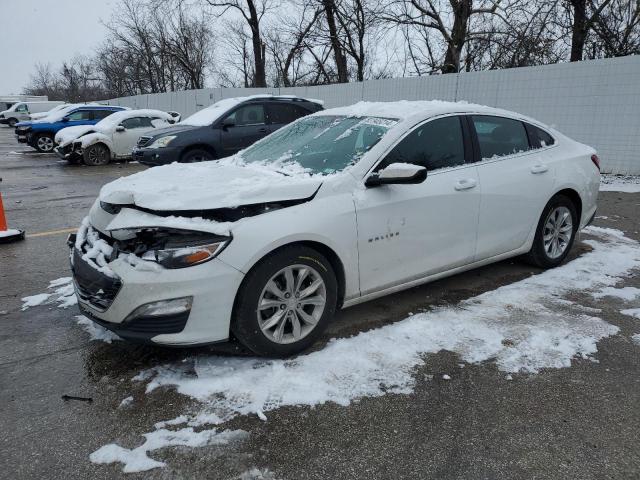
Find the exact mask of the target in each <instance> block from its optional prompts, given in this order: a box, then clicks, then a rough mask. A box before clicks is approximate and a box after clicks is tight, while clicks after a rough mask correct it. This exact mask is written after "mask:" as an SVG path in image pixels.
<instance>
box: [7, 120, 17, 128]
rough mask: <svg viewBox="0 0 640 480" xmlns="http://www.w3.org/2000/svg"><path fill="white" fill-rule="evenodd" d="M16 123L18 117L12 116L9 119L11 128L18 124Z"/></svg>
mask: <svg viewBox="0 0 640 480" xmlns="http://www.w3.org/2000/svg"><path fill="white" fill-rule="evenodd" d="M16 123H18V119H17V118H10V119H9V121H8V124H9V126H10V127H11V128H14V127H15V126H16Z"/></svg>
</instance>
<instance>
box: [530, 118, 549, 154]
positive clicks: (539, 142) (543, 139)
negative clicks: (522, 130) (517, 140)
mask: <svg viewBox="0 0 640 480" xmlns="http://www.w3.org/2000/svg"><path fill="white" fill-rule="evenodd" d="M526 125H527V132H528V133H529V140H530V141H531V146H532V147H534V148H544V147H549V146H551V145H553V144H554V143H555V140H554V139H553V137H552V136H551V135H549V134H548V133H547V132H545V131H544V130H542V129H541V128H539V127H536V126H535V125H531V124H529V123H527V124H526Z"/></svg>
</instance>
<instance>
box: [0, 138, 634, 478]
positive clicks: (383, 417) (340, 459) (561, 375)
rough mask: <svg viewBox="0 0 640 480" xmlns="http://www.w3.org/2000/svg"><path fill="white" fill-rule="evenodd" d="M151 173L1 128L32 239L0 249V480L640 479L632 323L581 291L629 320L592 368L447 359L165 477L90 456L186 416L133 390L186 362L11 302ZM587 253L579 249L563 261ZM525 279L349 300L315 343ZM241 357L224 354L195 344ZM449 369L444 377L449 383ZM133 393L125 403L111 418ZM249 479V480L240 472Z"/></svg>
mask: <svg viewBox="0 0 640 480" xmlns="http://www.w3.org/2000/svg"><path fill="white" fill-rule="evenodd" d="M143 168H144V167H141V166H140V165H137V164H113V165H109V166H107V167H104V168H90V167H84V166H72V165H67V164H66V162H63V161H60V160H59V159H58V158H57V157H56V156H54V155H41V154H37V153H35V152H33V151H32V150H31V149H30V148H29V147H26V146H23V145H18V144H17V143H16V142H15V140H14V138H13V134H12V132H11V130H10V129H8V128H0V177H2V179H3V181H2V183H0V190H1V191H2V194H3V198H4V203H5V208H6V213H7V217H8V221H9V225H10V227H13V228H22V229H25V230H26V231H27V235H28V236H27V239H26V240H25V241H23V242H21V243H16V244H11V245H0V326H1V327H2V329H1V330H0V406H1V407H2V408H1V409H0V431H2V435H1V436H0V466H2V468H1V469H0V478H7V479H23V478H24V479H27V478H29V479H32V478H33V479H35V478H65V479H68V480H71V479H76V478H77V479H85V478H90V477H94V478H120V477H127V478H189V479H193V478H211V479H233V478H261V477H260V475H262V477H263V478H278V479H290V480H302V479H400V478H402V479H417V478H420V479H427V478H433V479H530V478H553V479H556V478H557V479H572V478H581V479H603V478H615V479H626V478H628V479H637V478H639V477H640V433H639V432H640V409H638V405H640V347H639V346H637V345H634V344H633V343H631V342H630V341H629V339H628V336H629V333H633V332H634V331H639V330H640V329H639V328H637V326H638V321H637V320H635V321H634V319H632V318H630V317H628V316H624V315H621V314H620V313H619V310H620V308H621V307H620V301H619V300H616V299H614V298H610V297H608V298H604V299H601V300H594V299H581V301H582V302H583V304H584V305H591V306H597V307H598V308H601V309H602V310H603V312H602V314H601V315H602V317H603V318H606V320H607V321H608V322H609V323H612V324H614V325H618V326H619V327H620V328H621V334H620V335H615V336H612V337H609V338H606V339H605V340H603V341H601V342H599V344H598V353H597V354H596V359H597V360H598V362H597V363H596V362H591V361H587V360H575V361H574V362H573V365H572V367H571V368H565V369H557V370H548V371H544V372H542V373H540V374H537V375H514V378H513V380H512V381H506V380H505V375H504V374H503V373H501V372H499V371H498V370H497V368H496V366H495V365H494V364H493V363H491V362H486V363H483V364H480V365H466V364H461V362H460V359H459V358H458V357H457V356H456V355H454V354H452V353H450V352H446V351H443V352H440V353H438V354H434V355H430V356H428V358H427V360H426V363H425V365H423V366H421V367H419V368H418V369H417V371H416V379H417V383H416V387H415V390H414V392H413V393H412V394H410V395H394V394H388V395H385V396H382V397H378V398H364V399H362V400H360V401H358V402H356V403H354V404H352V405H350V406H349V407H342V406H338V405H335V404H325V405H322V406H316V407H315V408H309V407H283V408H280V409H277V410H274V411H271V412H269V414H268V421H266V422H263V421H261V420H259V419H258V418H257V417H256V416H251V417H246V416H245V417H238V418H236V419H234V420H232V421H231V422H229V423H228V424H227V425H225V428H229V429H242V430H245V431H247V432H249V435H247V436H246V438H244V439H241V440H238V441H237V442H232V444H230V445H228V446H224V447H220V446H210V447H203V448H197V449H189V448H184V447H177V448H176V447H173V448H167V449H164V450H161V451H158V452H154V453H153V454H152V456H153V457H154V458H157V459H160V460H163V461H165V462H167V467H165V468H164V469H155V470H151V471H149V472H145V473H141V474H124V473H122V471H121V466H120V465H118V464H113V465H95V464H92V463H91V462H90V461H89V454H90V453H91V452H93V451H95V450H96V449H98V448H99V447H101V446H103V445H105V444H108V443H111V442H114V441H117V442H118V443H119V444H120V445H123V446H126V447H134V446H137V445H139V444H140V443H141V441H142V440H143V439H142V437H141V435H142V434H144V433H146V432H149V431H151V430H152V429H153V424H154V423H155V422H158V421H162V420H167V419H171V418H174V417H176V416H178V415H180V414H182V413H184V412H185V411H186V410H188V409H189V408H190V407H192V406H193V407H195V402H194V401H192V400H190V399H189V398H187V397H185V396H183V395H180V394H178V393H176V392H175V390H173V389H171V388H162V389H159V390H156V391H154V392H153V393H151V394H145V393H144V384H141V383H132V382H131V381H130V380H131V378H132V377H133V376H135V375H136V374H138V373H139V372H140V371H141V370H143V369H146V368H149V367H153V366H155V365H158V364H161V363H164V362H168V361H176V362H178V361H180V360H182V359H184V358H186V357H187V356H191V355H193V354H194V353H195V352H194V351H193V350H183V349H162V348H154V347H148V346H138V345H131V344H127V343H125V342H114V343H111V344H107V343H103V342H95V341H90V340H89V337H88V335H87V334H86V332H84V331H83V329H82V328H81V327H80V326H78V325H77V324H76V323H75V322H74V321H73V317H74V315H77V314H78V312H77V310H76V307H71V308H69V309H61V308H58V307H56V306H54V305H44V306H39V307H33V308H30V309H29V310H27V311H25V312H21V310H20V308H21V301H20V298H22V297H24V296H26V295H33V294H37V293H41V292H45V291H46V289H47V286H48V284H49V281H51V280H54V279H57V278H59V277H64V276H69V269H68V264H67V249H66V245H65V239H66V235H67V231H68V230H71V229H73V228H74V227H75V226H76V225H78V223H79V222H80V220H81V219H82V218H83V216H85V215H86V213H87V211H88V209H89V207H90V205H91V203H92V202H93V200H94V198H95V196H96V194H97V192H98V190H99V188H100V187H101V186H102V185H103V184H105V183H107V182H109V181H111V180H113V179H116V178H118V177H120V176H123V175H129V174H131V173H134V172H137V171H140V170H142V169H143ZM638 212H640V194H625V193H617V192H607V193H601V197H600V202H599V211H598V215H599V216H606V217H608V218H607V219H598V220H597V221H596V223H597V224H598V225H601V226H608V227H613V228H618V229H621V230H623V231H625V232H626V234H627V235H628V236H629V237H631V238H634V239H638V240H640V215H639V214H638ZM586 250H588V247H587V246H586V245H585V244H580V245H578V246H576V247H575V248H574V251H573V252H572V257H575V256H577V255H580V254H581V253H583V252H585V251H586ZM532 273H537V270H535V269H533V268H531V267H530V266H528V265H526V264H524V263H522V262H520V261H518V260H510V261H505V262H501V263H498V264H496V265H492V266H488V267H485V268H481V269H478V270H474V271H471V272H468V273H464V274H460V275H457V276H455V277H452V278H449V279H445V280H442V281H438V282H435V283H432V284H430V285H427V286H423V287H418V288H414V289H412V290H409V291H406V292H402V293H399V294H396V295H393V296H390V297H386V298H383V299H380V300H377V301H374V302H370V303H367V304H364V305H360V306H357V307H353V308H350V309H348V310H345V311H343V312H342V313H341V314H340V315H339V316H338V318H337V319H336V320H335V321H334V322H333V323H332V325H331V327H330V329H329V331H328V332H327V333H326V334H325V335H324V336H323V338H322V340H321V341H320V342H319V343H318V344H317V345H316V346H315V348H317V349H319V348H322V346H323V345H324V344H326V342H327V341H328V340H329V339H330V338H336V337H347V336H351V335H354V334H356V333H359V332H362V331H366V330H370V329H372V328H377V327H380V326H383V325H386V324H389V323H391V322H394V321H397V320H400V319H403V318H405V317H406V316H407V315H408V314H409V312H417V311H420V310H422V309H424V308H427V307H430V306H434V305H447V304H452V303H455V302H457V301H460V300H463V299H466V298H469V297H473V296H475V295H478V294H480V293H482V292H486V291H489V290H493V289H495V288H497V287H499V286H501V285H505V284H508V283H512V282H514V281H517V280H520V279H523V278H526V277H527V276H529V275H531V274H532ZM626 285H629V286H636V287H640V279H639V278H638V277H631V278H629V279H628V281H627V282H626ZM634 329H635V330H634ZM398 348H402V346H401V345H399V346H398ZM233 351H235V346H234V345H230V346H223V347H216V349H214V348H212V347H210V348H206V349H198V350H197V351H196V352H201V353H202V352H206V353H216V352H221V353H222V354H228V352H233ZM237 353H239V354H244V353H243V352H241V351H240V352H237ZM443 373H447V374H448V375H450V376H451V377H452V380H442V379H441V376H442V374H443ZM429 375H433V379H430V380H429V378H431V377H429ZM63 395H72V396H77V397H83V398H90V399H91V401H90V402H89V401H82V400H65V399H63V398H62V396H63ZM130 395H131V396H133V397H134V403H133V404H132V406H131V407H130V408H126V409H122V408H118V405H119V404H120V402H121V401H122V399H123V398H125V397H128V396H130ZM252 469H253V472H254V474H253V476H252V475H250V474H248V473H247V472H250V471H252ZM256 469H257V470H256ZM258 472H262V473H260V474H259V473H258ZM243 475H244V476H243Z"/></svg>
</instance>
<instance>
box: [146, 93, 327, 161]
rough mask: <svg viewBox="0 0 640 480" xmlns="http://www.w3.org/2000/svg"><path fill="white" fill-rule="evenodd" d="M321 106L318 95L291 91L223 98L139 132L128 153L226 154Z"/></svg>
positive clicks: (156, 157)
mask: <svg viewBox="0 0 640 480" xmlns="http://www.w3.org/2000/svg"><path fill="white" fill-rule="evenodd" d="M321 109H322V103H321V102H320V101H318V100H307V99H304V98H297V97H292V96H271V95H254V96H251V97H240V98H227V99H224V100H220V101H219V102H217V103H215V104H213V105H211V106H210V107H207V108H205V109H203V110H200V111H199V112H196V113H194V114H193V115H191V116H190V117H187V118H186V119H185V120H183V121H181V122H180V123H179V124H177V125H175V126H173V127H170V128H166V129H163V130H158V131H157V132H154V134H153V135H144V136H142V137H140V140H139V142H138V146H137V148H136V149H135V150H134V151H133V158H134V160H138V161H140V163H144V164H145V165H150V166H155V165H163V164H167V163H172V162H184V163H191V162H200V161H204V160H213V159H216V158H223V157H227V156H229V155H233V154H234V153H236V152H238V151H239V150H242V149H243V148H246V147H248V146H249V145H251V144H252V143H254V142H255V141H257V140H259V139H261V138H263V137H265V136H267V135H268V134H269V133H271V132H274V131H276V130H277V129H278V128H280V127H282V126H284V125H286V124H288V123H291V122H292V121H294V120H296V119H298V118H300V117H303V116H305V115H309V114H310V113H313V112H317V111H318V110H321Z"/></svg>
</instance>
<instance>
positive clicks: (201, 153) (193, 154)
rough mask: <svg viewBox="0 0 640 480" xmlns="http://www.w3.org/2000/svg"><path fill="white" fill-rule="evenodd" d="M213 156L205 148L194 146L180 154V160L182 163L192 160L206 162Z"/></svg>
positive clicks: (191, 161)
mask: <svg viewBox="0 0 640 480" xmlns="http://www.w3.org/2000/svg"><path fill="white" fill-rule="evenodd" d="M213 159H214V156H213V155H212V154H211V152H208V151H207V150H204V149H201V148H196V149H193V150H189V151H188V152H187V153H185V154H184V155H183V156H182V159H181V160H180V161H181V162H182V163H194V162H206V161H207V160H213Z"/></svg>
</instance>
